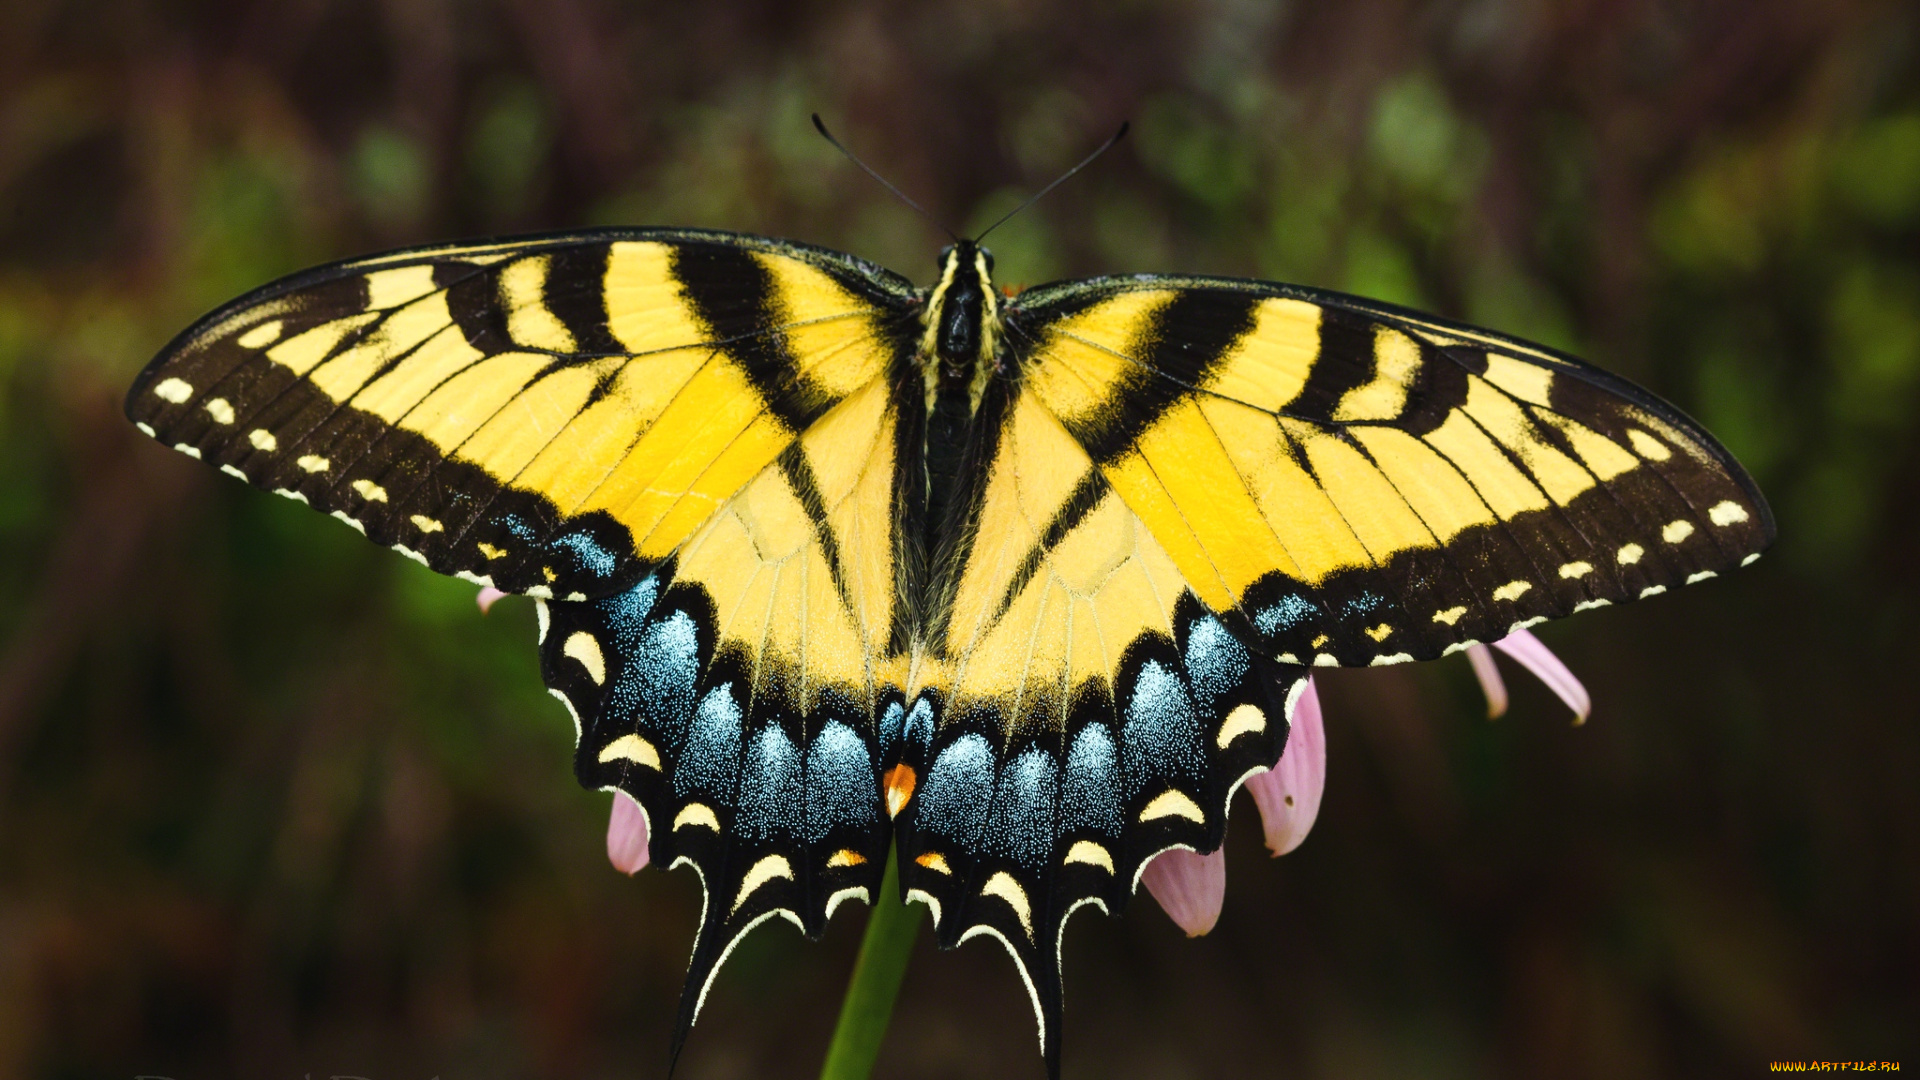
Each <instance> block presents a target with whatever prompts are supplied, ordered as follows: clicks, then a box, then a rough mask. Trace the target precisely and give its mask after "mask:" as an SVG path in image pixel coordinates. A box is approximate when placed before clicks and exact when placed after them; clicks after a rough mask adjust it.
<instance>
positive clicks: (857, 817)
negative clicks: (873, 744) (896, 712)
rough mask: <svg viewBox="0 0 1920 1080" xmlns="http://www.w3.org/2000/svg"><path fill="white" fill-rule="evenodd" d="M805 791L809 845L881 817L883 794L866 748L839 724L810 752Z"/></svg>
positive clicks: (834, 722) (825, 732) (827, 728)
mask: <svg viewBox="0 0 1920 1080" xmlns="http://www.w3.org/2000/svg"><path fill="white" fill-rule="evenodd" d="M894 708H896V709H897V708H899V706H897V705H896V706H894ZM806 787H807V791H806V805H807V813H806V837H807V841H808V842H809V843H818V842H819V841H820V840H822V839H824V838H825V837H826V835H827V833H828V832H830V831H831V830H832V829H833V828H834V827H836V826H839V825H866V824H869V823H870V822H872V821H873V820H874V819H875V817H876V816H877V815H878V814H879V806H880V791H879V788H878V787H876V786H875V780H874V772H873V761H872V759H871V758H870V757H869V756H868V754H867V744H866V743H865V742H864V741H863V740H862V739H861V738H860V736H859V734H858V733H856V732H855V731H854V730H853V729H852V728H850V727H848V726H847V725H845V724H843V723H841V722H840V721H838V720H832V721H828V723H827V725H826V726H825V727H822V728H821V729H820V733H819V734H818V735H815V736H814V737H813V745H812V746H811V747H810V748H808V750H807V772H806Z"/></svg>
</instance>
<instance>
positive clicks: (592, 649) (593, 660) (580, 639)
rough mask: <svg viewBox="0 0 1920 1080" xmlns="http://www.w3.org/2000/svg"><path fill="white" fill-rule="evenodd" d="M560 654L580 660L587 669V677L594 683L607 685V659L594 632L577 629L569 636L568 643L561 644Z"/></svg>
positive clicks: (581, 664)
mask: <svg viewBox="0 0 1920 1080" xmlns="http://www.w3.org/2000/svg"><path fill="white" fill-rule="evenodd" d="M560 654H561V655H562V656H571V657H573V658H574V659H575V660H578V661H580V666H581V667H583V668H586V669H587V677H588V678H590V679H592V680H593V685H595V686H602V685H605V683H606V681H607V661H606V658H605V657H603V656H601V655H600V643H599V642H597V641H595V640H593V635H592V634H589V633H587V632H586V631H585V630H575V631H574V632H573V634H572V636H571V637H569V638H567V643H566V644H565V645H562V646H560Z"/></svg>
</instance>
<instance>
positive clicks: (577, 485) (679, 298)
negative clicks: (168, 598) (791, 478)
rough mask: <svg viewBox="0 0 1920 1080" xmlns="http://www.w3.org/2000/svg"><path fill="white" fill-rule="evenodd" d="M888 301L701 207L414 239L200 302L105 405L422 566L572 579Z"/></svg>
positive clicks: (728, 486) (872, 281) (688, 512)
mask: <svg viewBox="0 0 1920 1080" xmlns="http://www.w3.org/2000/svg"><path fill="white" fill-rule="evenodd" d="M912 302H913V293H912V290H911V288H910V287H909V286H908V285H907V284H906V283H905V282H904V281H902V280H901V279H899V278H897V277H895V276H893V275H891V274H888V273H887V272H886V271H883V270H880V269H879V268H877V267H872V266H869V265H867V264H865V263H862V262H860V261H859V260H856V259H853V258H851V257H849V256H844V255H838V254H834V253H831V252H824V251H820V250H818V249H814V248H805V247H800V246H797V245H789V244H784V243H781V242H778V241H772V240H765V239H760V238H756V237H743V236H737V235H733V234H726V233H695V232H664V231H655V232H628V233H617V232H601V233H595V234H583V235H573V236H558V237H547V238H534V239H527V240H511V241H505V242H501V243H496V244H484V245H469V246H460V247H443V248H428V249H420V250H415V251H408V252H400V253H396V254H394V255H389V256H380V257H375V258H371V259H362V260H356V261H352V262H346V263H340V264H337V265H335V266H331V267H324V268H321V269H319V270H314V271H309V272H307V273H304V274H300V275H296V276H294V277H292V278H288V279H286V280H284V281H281V282H278V283H275V284H273V285H269V286H267V287H266V288H264V289H261V290H259V291H257V292H255V293H253V294H251V295H249V296H246V297H242V298H241V299H239V300H237V301H235V302H234V303H232V304H229V305H227V306H226V307H224V308H222V309H220V310H219V311H216V312H214V313H213V314H212V315H209V316H208V317H207V318H205V319H203V320H201V322H200V323H199V324H197V325H196V326H194V327H193V328H191V329H189V330H188V331H187V332H186V333H184V334H182V335H181V336H180V338H178V339H177V340H176V341H175V342H173V343H172V344H171V345H169V346H168V347H167V348H166V349H165V350H163V351H162V352H161V354H160V355H159V356H158V357H157V358H156V359H155V360H154V361H153V362H152V363H151V364H149V365H148V367H147V369H146V370H145V371H144V372H142V373H141V376H140V378H139V379H138V380H137V381H136V382H135V383H134V386H133V388H132V390H131V391H130V392H129V394H128V398H127V412H128V415H129V416H130V417H131V418H132V419H133V420H134V421H135V422H136V423H138V424H139V425H140V426H141V427H142V428H143V429H144V430H146V431H148V432H150V433H151V434H152V435H153V436H154V437H155V438H158V439H160V440H161V441H163V442H166V443H168V444H170V445H173V446H174V447H175V448H177V449H180V450H183V451H185V452H187V453H189V454H192V455H193V456H196V457H199V458H202V459H203V460H205V461H208V462H209V463H212V464H216V465H219V466H220V467H221V468H222V469H223V470H224V471H226V472H229V473H231V474H234V475H236V476H239V477H241V478H242V479H245V480H247V481H249V482H251V483H254V484H257V485H259V486H262V487H265V488H268V489H269V490H275V491H278V492H280V493H282V494H286V495H290V496H292V497H294V498H297V499H300V500H302V501H305V502H308V503H310V504H312V505H313V506H315V507H316V508H318V509H320V510H322V511H325V512H327V513H330V514H332V515H334V516H336V517H339V518H342V519H344V520H346V521H348V522H349V523H351V524H353V525H354V526H355V527H357V528H359V529H361V530H362V531H364V532H365V533H367V534H368V535H369V536H370V537H372V538H373V539H375V540H376V541H378V542H380V543H383V544H387V545H390V546H393V547H395V548H397V549H399V550H401V551H403V552H405V553H406V554H409V555H411V556H413V557H416V558H419V559H420V560H421V561H423V562H425V563H426V564H427V565H428V566H431V567H432V568H433V569H435V570H438V571H440V572H442V573H450V574H458V575H460V576H462V577H466V578H469V579H471V580H475V581H482V582H485V583H489V584H492V585H495V586H497V587H499V588H501V589H504V590H507V591H510V592H526V593H530V594H532V595H535V596H546V597H559V598H567V597H569V596H576V597H579V598H587V597H594V596H601V595H606V594H608V593H610V592H612V591H616V590H618V589H622V588H625V587H626V586H628V585H630V584H631V583H632V582H633V581H634V580H635V579H636V578H637V577H638V576H639V575H640V574H641V573H643V572H644V571H645V569H646V568H647V567H648V566H650V565H652V564H654V563H657V562H659V561H660V560H661V559H663V558H665V557H666V556H667V555H669V554H670V553H672V552H673V551H675V550H676V549H677V548H678V547H679V546H680V545H681V544H682V543H683V542H684V541H685V540H686V539H687V538H688V537H690V536H691V535H693V533H694V531H695V530H696V529H698V528H699V527H700V525H701V524H702V523H703V522H704V521H705V520H706V519H707V517H708V516H709V515H711V514H712V513H713V511H714V509H715V508H716V507H718V506H719V505H720V504H722V503H723V502H725V501H726V500H727V499H728V498H729V497H731V496H732V495H733V494H734V492H736V491H738V490H739V489H740V487H741V486H742V485H743V484H745V483H746V482H747V481H748V480H749V479H750V478H751V477H753V476H755V475H756V474H758V473H759V472H760V471H761V470H762V469H764V468H765V467H767V466H768V465H769V464H771V463H772V462H773V461H775V460H776V459H777V458H778V457H779V456H780V454H781V453H782V452H783V451H784V450H786V449H787V448H788V447H789V446H791V445H792V444H793V442H794V439H795V437H796V435H797V433H799V432H801V431H804V430H806V429H807V427H808V426H809V425H811V424H812V423H813V422H815V421H816V420H818V419H819V418H820V417H821V416H823V415H825V413H826V412H827V411H828V410H829V409H831V408H832V407H833V406H834V405H835V404H837V403H838V402H840V401H841V400H843V399H844V398H845V397H846V396H847V395H848V394H850V393H851V392H853V391H854V390H855V389H857V388H859V387H862V386H864V385H866V384H868V383H869V382H872V381H874V380H875V379H877V378H881V377H882V376H884V375H885V374H887V373H888V372H889V370H890V368H891V366H892V365H893V363H894V362H895V358H896V357H897V356H898V354H899V352H900V349H901V347H902V340H903V338H902V335H903V334H906V333H908V332H910V331H916V330H917V328H916V327H915V326H914V325H913V323H912V318H911V314H910V313H907V314H905V315H904V318H905V322H903V321H902V319H903V312H906V311H907V309H908V308H910V307H911V305H912Z"/></svg>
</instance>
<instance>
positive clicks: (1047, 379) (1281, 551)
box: [1009, 279, 1773, 666]
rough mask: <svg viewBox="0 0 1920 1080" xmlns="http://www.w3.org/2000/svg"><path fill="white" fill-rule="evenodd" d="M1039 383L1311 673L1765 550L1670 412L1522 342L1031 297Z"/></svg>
mask: <svg viewBox="0 0 1920 1080" xmlns="http://www.w3.org/2000/svg"><path fill="white" fill-rule="evenodd" d="M1009 323H1010V325H1011V326H1012V327H1014V328H1015V330H1016V331H1017V332H1018V333H1019V334H1020V336H1021V337H1022V338H1023V340H1024V346H1023V354H1024V355H1023V361H1022V363H1023V370H1024V372H1025V378H1026V381H1027V384H1028V386H1030V387H1031V388H1032V390H1033V392H1034V393H1035V394H1036V395H1037V396H1038V398H1039V399H1040V401H1041V402H1042V403H1043V404H1044V405H1045V406H1046V408H1047V409H1048V411H1049V412H1051V413H1052V414H1053V415H1054V416H1055V417H1057V418H1058V419H1059V420H1060V422H1061V423H1062V425H1063V426H1064V427H1065V428H1066V429H1067V430H1068V431H1069V432H1070V433H1071V434H1072V435H1073V436H1074V438H1075V440H1076V441H1078V442H1079V443H1080V444H1081V445H1083V446H1084V447H1086V448H1087V450H1088V453H1089V455H1090V456H1091V457H1092V458H1093V459H1094V461H1095V462H1096V463H1097V464H1098V466H1099V469H1100V471H1101V474H1102V475H1103V476H1104V477H1105V478H1106V479H1107V481H1108V483H1109V484H1111V485H1112V486H1113V488H1114V489H1115V490H1116V491H1117V492H1119V494H1120V497H1121V499H1122V500H1123V501H1124V502H1125V503H1126V504H1127V506H1128V507H1129V508H1130V509H1131V510H1132V511H1133V512H1134V513H1135V514H1136V515H1137V516H1138V517H1139V518H1140V519H1141V521H1142V522H1144V523H1145V524H1146V526H1147V528H1148V529H1149V531H1151V532H1152V533H1153V535H1154V536H1155V537H1156V538H1157V539H1158V540H1159V541H1160V542H1161V543H1162V544H1163V545H1164V546H1165V547H1166V548H1167V550H1168V552H1169V554H1170V555H1171V556H1172V558H1173V559H1174V561H1175V563H1176V564H1177V565H1178V567H1179V568H1180V572H1181V574H1182V576H1183V578H1184V579H1185V580H1186V581H1187V582H1188V584H1189V585H1190V586H1191V587H1192V588H1193V589H1194V591H1195V592H1196V594H1197V595H1198V596H1199V597H1200V599H1201V601H1202V602H1203V603H1205V604H1206V605H1207V607H1208V608H1209V609H1211V610H1214V611H1216V612H1220V613H1222V614H1223V615H1224V614H1227V613H1232V614H1233V616H1234V621H1235V625H1236V628H1237V629H1238V630H1239V631H1241V632H1243V633H1246V634H1247V635H1248V636H1249V639H1250V640H1251V641H1253V642H1255V643H1256V644H1257V645H1258V646H1259V647H1260V648H1261V649H1262V651H1266V652H1268V653H1269V655H1274V656H1278V657H1280V658H1281V659H1283V660H1286V659H1291V660H1294V661H1297V662H1300V663H1307V664H1317V665H1326V666H1367V665H1375V664H1386V663H1396V662H1402V661H1407V660H1424V659H1430V658H1432V657H1435V656H1439V655H1442V654H1443V653H1448V652H1452V651H1455V650H1458V649H1461V648H1464V647H1465V646H1466V645H1467V644H1469V643H1472V642H1475V641H1494V640H1498V639H1499V638H1502V637H1505V636H1506V635H1507V634H1509V633H1511V632H1512V631H1514V630H1516V629H1519V628H1522V627H1525V626H1529V625H1532V624H1533V623H1536V622H1540V621H1543V620H1545V619H1549V618H1557V617H1560V616H1563V615H1568V614H1571V613H1572V612H1575V611H1578V610H1582V609H1584V608H1590V607H1598V606H1601V605H1604V604H1611V603H1620V602H1622V601H1627V600H1634V599H1638V598H1640V597H1644V596H1649V595H1653V594H1656V593H1660V592H1664V591H1665V590H1667V589H1669V588H1673V587H1675V586H1678V585H1682V584H1687V583H1691V582H1695V581H1700V580H1704V579H1706V578H1709V577H1712V576H1714V575H1716V574H1718V573H1721V572H1723V571H1725V570H1728V569H1730V568H1733V567H1735V566H1739V565H1742V564H1744V563H1746V562H1750V561H1751V560H1752V559H1754V558H1756V557H1757V556H1758V554H1759V553H1760V551H1761V550H1762V549H1764V548H1765V547H1766V546H1767V544H1769V543H1770V542H1771V541H1772V538H1773V519H1772V515H1771V513H1770V512H1769V511H1768V509H1767V505H1766V502H1765V500H1764V499H1763V498H1762V497H1761V495H1760V492H1759V489H1758V488H1757V487H1756V486H1755V485H1754V483H1753V481H1752V480H1751V479H1750V478H1749V477H1748V476H1747V475H1746V473H1745V472H1744V471H1743V470H1742V469H1741V468H1740V466H1739V465H1738V464H1737V463H1736V462H1735V461H1734V460H1733V458H1732V456H1731V455H1730V454H1728V453H1727V451H1726V450H1725V449H1724V448H1722V447H1721V446H1720V445H1719V444H1718V443H1717V442H1715V441H1714V439H1713V437H1712V436H1710V435H1708V434H1707V433H1706V432H1705V431H1703V430H1702V429H1701V428H1700V427H1699V425H1697V424H1695V423H1694V422H1693V421H1691V420H1689V419H1688V418H1687V417H1686V416H1684V415H1682V414H1681V413H1680V412H1679V410H1677V409H1675V408H1673V407H1672V406H1671V405H1668V404H1666V403H1665V402H1662V401H1660V400H1659V399H1657V398H1655V397H1654V396H1653V395H1651V394H1649V393H1647V392H1646V391H1644V390H1641V389H1640V388H1638V387H1635V386H1633V385H1632V384H1630V383H1628V382H1626V381H1625V380H1622V379H1619V378H1616V377H1614V376H1611V375H1608V374H1606V373H1605V372H1602V371H1600V370H1598V369H1596V368H1593V367H1591V366H1589V365H1587V364H1584V363H1581V362H1580V361H1578V360H1574V359H1572V358H1570V357H1565V356H1561V355H1559V354H1557V353H1554V352H1551V351H1549V350H1546V349H1543V348H1541V347H1539V346H1535V345H1530V344H1527V343H1525V342H1522V341H1517V340H1515V339H1512V338H1505V337H1500V336H1498V335H1494V334H1489V333H1487V332H1485V331H1481V330H1475V329H1472V328H1469V327H1465V326H1459V325H1456V324H1451V323H1446V322H1442V321H1439V320H1435V319H1430V318H1427V317H1425V316H1420V315H1417V314H1415V313H1412V312H1408V311H1404V310H1400V309H1397V308H1392V307H1388V306H1385V305H1379V304H1373V303H1369V302H1366V301H1361V300H1357V299H1354V298H1351V297H1344V296H1338V295H1335V294H1330V293H1321V292H1315V291H1311V290H1304V289H1295V288H1290V287H1286V286H1275V285H1265V284H1259V283H1250V282H1233V281H1220V280H1187V279H1101V280H1096V281H1090V282H1081V283H1073V284H1068V285H1065V286H1059V287H1054V288H1050V289H1045V290H1039V291H1037V292H1036V293H1035V294H1030V295H1028V296H1023V297H1022V298H1021V302H1020V304H1019V305H1018V309H1017V311H1016V312H1015V313H1013V314H1010V315H1009Z"/></svg>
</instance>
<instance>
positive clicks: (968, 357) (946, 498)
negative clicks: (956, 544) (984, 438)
mask: <svg viewBox="0 0 1920 1080" xmlns="http://www.w3.org/2000/svg"><path fill="white" fill-rule="evenodd" d="M992 273H993V256H992V255H991V254H990V253H988V252H987V251H986V250H985V249H983V248H981V247H980V246H979V245H977V244H975V243H973V242H972V241H968V240H963V241H960V242H959V243H956V244H954V245H952V246H951V247H948V248H947V249H946V250H944V251H942V252H941V253H940V280H939V282H938V283H936V284H935V285H934V287H933V290H932V291H931V292H930V293H929V294H928V295H927V302H926V308H925V315H924V317H925V320H926V329H925V332H924V333H923V334H922V337H921V342H920V350H919V354H918V356H917V358H916V359H917V360H918V363H919V368H920V373H921V378H922V379H923V381H924V385H925V389H926V425H925V428H924V432H925V434H924V442H923V444H922V446H921V461H922V462H923V463H924V468H925V470H926V473H925V475H926V489H925V490H926V504H925V505H926V511H925V514H924V517H923V519H922V520H923V521H924V522H925V524H926V530H927V531H926V533H925V534H924V535H923V537H922V538H921V539H922V542H923V544H924V545H925V550H926V551H927V552H928V554H930V555H933V554H935V553H936V549H937V547H938V546H939V545H938V538H939V537H941V536H942V535H946V534H950V533H951V532H952V531H953V530H951V529H950V528H949V526H950V525H951V522H950V521H949V518H950V516H951V515H953V514H954V513H955V512H956V511H957V510H958V509H959V506H960V505H964V504H965V502H966V500H965V499H964V497H963V496H962V494H961V493H962V490H963V489H965V488H966V487H967V485H966V483H965V478H964V477H963V476H962V475H961V474H962V473H963V472H964V470H965V465H964V462H965V460H966V458H967V450H968V448H969V447H970V446H971V445H972V444H973V443H974V441H975V440H974V438H973V436H974V435H975V432H974V430H973V429H974V427H975V424H976V421H977V420H978V419H979V415H980V411H981V406H982V403H983V402H984V401H985V399H986V396H987V390H988V387H989V386H990V384H991V383H992V382H993V378H994V375H995V374H996V373H997V372H999V371H1000V370H1001V367H1002V365H1001V363H1000V357H999V350H1000V348H1001V340H1002V335H1001V333H1000V303H999V294H998V293H996V292H995V291H994V287H993V278H992Z"/></svg>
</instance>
